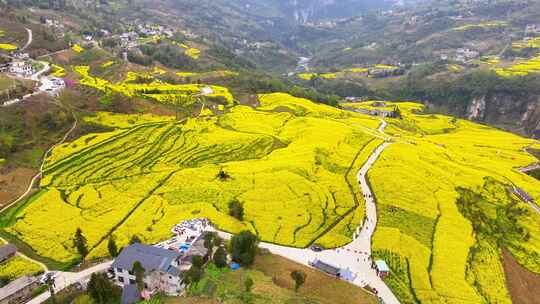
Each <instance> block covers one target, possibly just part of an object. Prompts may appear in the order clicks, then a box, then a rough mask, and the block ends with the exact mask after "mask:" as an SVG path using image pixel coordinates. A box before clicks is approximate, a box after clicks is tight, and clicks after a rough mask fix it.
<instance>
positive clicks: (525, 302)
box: [503, 249, 540, 304]
mask: <svg viewBox="0 0 540 304" xmlns="http://www.w3.org/2000/svg"><path fill="white" fill-rule="evenodd" d="M503 266H504V272H505V274H506V285H507V287H508V291H509V292H510V297H511V298H512V302H513V303H514V304H538V303H540V276H539V275H537V274H535V273H533V272H531V271H529V270H527V269H526V268H524V267H523V266H521V265H519V264H518V262H517V261H516V260H515V259H514V257H513V256H512V255H511V254H510V252H508V251H507V250H506V249H504V250H503Z"/></svg>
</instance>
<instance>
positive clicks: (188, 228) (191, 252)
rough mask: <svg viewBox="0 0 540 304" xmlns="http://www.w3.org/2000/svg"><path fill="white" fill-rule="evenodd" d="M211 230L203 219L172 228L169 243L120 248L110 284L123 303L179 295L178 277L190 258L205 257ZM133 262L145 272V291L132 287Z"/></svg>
mask: <svg viewBox="0 0 540 304" xmlns="http://www.w3.org/2000/svg"><path fill="white" fill-rule="evenodd" d="M212 230H213V227H212V226H211V225H210V223H209V221H208V220H207V219H194V220H188V221H184V222H181V223H179V224H178V225H175V226H174V227H173V228H172V232H173V233H174V237H172V238H171V239H169V240H166V241H163V242H161V243H158V244H155V245H144V244H140V243H135V244H132V245H129V246H128V247H126V248H124V249H123V250H122V251H121V252H120V254H119V255H118V257H117V258H116V259H115V260H114V262H113V264H112V266H111V270H110V273H111V274H113V281H114V283H116V284H117V285H119V286H121V287H122V289H123V298H125V299H124V300H125V301H127V302H130V301H131V300H133V299H137V298H138V299H141V298H150V297H151V296H152V295H154V294H156V293H164V294H167V295H171V296H175V295H179V294H180V293H181V292H182V291H183V290H184V288H185V287H186V285H185V283H184V281H183V280H182V274H183V273H184V272H186V271H188V270H189V269H190V268H191V266H192V260H193V257H194V256H204V255H206V254H207V251H208V250H207V249H206V248H205V246H204V236H205V235H206V234H207V233H208V232H209V231H212ZM135 262H139V263H140V264H141V265H142V267H143V268H144V269H145V272H144V287H145V288H144V291H143V292H140V293H138V290H137V289H136V286H135V284H136V281H135V280H136V277H135V273H134V271H133V265H134V264H135ZM132 303H133V302H132Z"/></svg>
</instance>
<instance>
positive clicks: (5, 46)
mask: <svg viewBox="0 0 540 304" xmlns="http://www.w3.org/2000/svg"><path fill="white" fill-rule="evenodd" d="M16 49H17V46H16V45H14V44H10V43H0V50H5V51H14V50H16Z"/></svg>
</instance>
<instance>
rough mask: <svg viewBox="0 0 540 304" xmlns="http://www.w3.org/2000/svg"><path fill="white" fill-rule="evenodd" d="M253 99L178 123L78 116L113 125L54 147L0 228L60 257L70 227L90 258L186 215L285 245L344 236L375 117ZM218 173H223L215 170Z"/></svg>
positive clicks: (68, 250) (164, 232) (286, 100)
mask: <svg viewBox="0 0 540 304" xmlns="http://www.w3.org/2000/svg"><path fill="white" fill-rule="evenodd" d="M260 104H261V106H260V107H259V108H258V109H256V110H255V109H252V108H249V107H245V106H236V107H233V108H231V109H230V111H229V112H228V113H226V114H223V115H220V116H207V117H201V118H197V119H190V120H188V121H187V122H185V123H179V122H175V121H171V119H167V118H162V119H161V120H156V117H153V116H137V115H133V116H124V115H113V114H107V113H100V114H99V116H96V117H88V118H86V120H87V121H92V122H94V123H99V124H103V125H107V126H110V127H113V128H116V129H115V130H114V131H112V132H108V133H100V134H90V135H86V136H83V137H82V138H80V139H78V140H76V141H74V142H72V143H68V144H65V145H62V146H60V147H59V148H57V149H55V150H54V151H53V153H52V154H51V155H50V156H49V158H48V159H47V162H46V164H45V167H44V177H43V178H42V180H41V187H42V190H41V191H40V192H39V193H38V194H37V195H36V196H34V197H33V198H32V199H31V201H30V202H28V203H27V204H26V205H25V206H23V207H20V208H19V209H18V210H16V211H13V212H11V213H10V214H9V216H7V215H6V217H9V219H4V222H5V223H7V224H6V226H8V227H6V230H7V231H8V232H9V233H11V234H13V235H15V236H17V237H18V238H19V239H21V240H22V241H24V242H26V243H28V244H29V245H30V246H31V247H32V248H33V249H34V250H35V251H36V252H37V253H38V254H40V255H42V256H45V257H48V258H52V259H54V260H57V261H61V262H69V261H70V260H71V259H73V258H76V254H75V250H74V248H72V239H71V238H72V236H73V233H74V231H75V230H76V229H77V227H82V229H83V233H84V235H85V236H86V238H87V239H88V243H89V246H90V247H91V248H92V250H91V253H90V256H91V257H98V256H103V255H106V252H107V249H106V243H107V242H106V240H107V239H108V236H109V235H110V234H113V235H114V236H115V237H116V238H117V240H118V241H119V242H120V243H121V245H124V244H126V243H127V242H128V240H129V238H130V237H131V236H133V235H135V234H136V235H139V236H140V237H142V238H143V239H144V240H145V241H147V242H157V241H159V240H162V239H164V238H166V237H168V236H169V235H170V228H171V227H172V226H173V225H174V224H175V223H177V222H178V221H180V220H182V219H186V218H193V217H208V218H210V219H211V220H212V221H213V222H214V223H216V224H217V225H218V226H219V227H220V228H221V229H224V230H228V231H233V232H235V231H239V230H241V229H246V228H248V229H252V230H253V231H255V232H257V233H258V234H259V236H260V237H261V238H262V239H263V240H266V241H270V242H276V243H280V244H285V245H290V246H299V247H302V246H307V245H308V244H309V243H311V242H313V241H315V240H319V242H321V243H323V244H324V245H327V246H337V245H342V244H344V243H346V242H348V241H350V237H351V231H352V230H354V229H355V228H356V226H357V225H358V223H360V222H361V220H362V218H363V209H362V208H361V198H360V197H358V195H357V191H358V190H357V189H356V187H353V185H354V184H355V182H354V173H355V172H356V170H357V168H359V167H360V165H361V164H362V162H363V160H364V159H365V158H367V157H368V156H369V153H370V152H371V149H373V148H374V147H375V143H377V142H380V140H379V139H375V137H374V136H373V135H372V134H373V133H375V131H373V130H372V129H375V128H376V127H377V125H378V124H379V121H378V120H376V119H373V118H370V117H364V116H361V115H358V114H353V113H349V112H345V111H341V110H338V109H335V108H331V107H327V106H322V105H316V104H314V103H311V102H310V101H307V100H304V99H297V98H293V97H291V96H289V95H286V94H272V95H263V96H261V97H260ZM220 170H224V171H225V172H226V173H227V174H228V175H229V176H230V178H228V179H224V180H222V179H220V178H218V177H217V176H218V173H219V172H220ZM349 173H351V174H349ZM232 200H238V201H240V202H241V203H242V204H243V205H244V208H245V218H244V221H243V222H240V221H238V220H236V219H235V218H233V217H230V216H229V215H228V204H229V202H231V201H232ZM359 206H360V208H358V207H359Z"/></svg>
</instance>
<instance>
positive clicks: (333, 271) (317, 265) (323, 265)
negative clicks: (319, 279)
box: [311, 260, 340, 275]
mask: <svg viewBox="0 0 540 304" xmlns="http://www.w3.org/2000/svg"><path fill="white" fill-rule="evenodd" d="M311 266H313V267H315V268H317V269H319V270H322V271H324V272H326V273H328V274H331V275H338V274H339V273H340V269H339V268H337V267H335V266H332V265H329V264H326V263H324V262H321V261H319V260H315V261H314V262H313V263H311Z"/></svg>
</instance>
